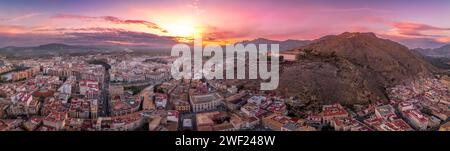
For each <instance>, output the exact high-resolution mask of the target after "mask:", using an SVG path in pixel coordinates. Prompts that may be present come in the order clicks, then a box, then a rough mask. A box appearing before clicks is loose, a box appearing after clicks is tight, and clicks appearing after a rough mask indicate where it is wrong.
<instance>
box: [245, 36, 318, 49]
mask: <svg viewBox="0 0 450 151" xmlns="http://www.w3.org/2000/svg"><path fill="white" fill-rule="evenodd" d="M237 43H242V44H244V45H247V44H255V45H258V44H268V45H270V44H279V46H280V51H286V50H292V49H294V48H298V47H301V46H305V45H308V44H310V43H311V41H310V40H292V39H289V40H285V41H277V40H270V39H265V38H257V39H253V40H245V41H242V42H237ZM268 49H269V50H270V46H268Z"/></svg>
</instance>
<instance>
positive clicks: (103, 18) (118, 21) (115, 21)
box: [52, 14, 167, 33]
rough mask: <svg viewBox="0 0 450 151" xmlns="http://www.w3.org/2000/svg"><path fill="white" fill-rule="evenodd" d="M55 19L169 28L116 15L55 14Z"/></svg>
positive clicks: (161, 30) (158, 28)
mask: <svg viewBox="0 0 450 151" xmlns="http://www.w3.org/2000/svg"><path fill="white" fill-rule="evenodd" d="M52 18H54V19H78V20H83V21H106V22H110V23H113V24H127V25H129V24H135V25H145V26H147V27H148V28H150V29H155V30H158V31H160V32H163V33H167V30H165V29H163V28H162V27H160V26H158V25H157V24H155V23H153V22H149V21H145V20H128V19H121V18H118V17H114V16H101V17H92V16H83V15H73V14H59V15H56V16H53V17H52Z"/></svg>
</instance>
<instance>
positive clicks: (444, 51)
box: [414, 44, 450, 58]
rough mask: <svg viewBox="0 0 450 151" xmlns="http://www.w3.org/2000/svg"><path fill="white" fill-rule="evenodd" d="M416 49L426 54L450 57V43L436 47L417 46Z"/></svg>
mask: <svg viewBox="0 0 450 151" xmlns="http://www.w3.org/2000/svg"><path fill="white" fill-rule="evenodd" d="M414 50H415V51H417V52H419V53H420V54H422V55H424V56H430V57H445V58H450V44H448V45H445V46H442V47H439V48H435V49H422V48H416V49H414Z"/></svg>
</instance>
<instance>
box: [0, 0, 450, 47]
mask: <svg viewBox="0 0 450 151" xmlns="http://www.w3.org/2000/svg"><path fill="white" fill-rule="evenodd" d="M343 32H374V33H376V34H377V36H379V37H381V38H387V39H391V40H394V41H397V42H400V43H402V44H404V45H406V46H408V47H410V48H417V47H422V48H435V47H440V46H442V45H445V44H450V1H448V0H426V1H425V0H423V1H417V0H395V1H392V0H376V1H375V0H373V1H371V0H365V1H361V0H247V1H242V0H226V1H222V0H160V1H156V0H127V1H123V0H107V1H106V0H2V1H0V47H5V46H35V45H40V44H46V43H66V44H80V45H130V46H134V45H142V46H147V45H158V44H171V43H173V42H174V41H175V42H189V41H190V40H191V39H192V36H193V35H201V36H202V38H203V39H204V41H207V42H217V43H219V44H224V43H232V42H236V41H241V40H251V39H256V38H268V39H274V40H287V39H299V40H311V39H317V38H320V37H323V36H326V35H331V34H340V33H343Z"/></svg>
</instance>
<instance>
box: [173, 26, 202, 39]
mask: <svg viewBox="0 0 450 151" xmlns="http://www.w3.org/2000/svg"><path fill="white" fill-rule="evenodd" d="M166 29H167V31H168V33H169V34H170V35H172V36H177V37H189V38H190V37H193V36H194V34H200V32H201V31H200V29H199V27H198V26H196V25H195V24H194V23H192V22H181V23H174V24H169V25H167V27H166Z"/></svg>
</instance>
